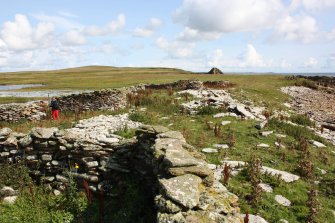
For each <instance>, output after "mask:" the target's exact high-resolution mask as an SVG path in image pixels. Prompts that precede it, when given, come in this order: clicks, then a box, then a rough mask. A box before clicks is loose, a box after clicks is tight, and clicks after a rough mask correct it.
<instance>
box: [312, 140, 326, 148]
mask: <svg viewBox="0 0 335 223" xmlns="http://www.w3.org/2000/svg"><path fill="white" fill-rule="evenodd" d="M311 143H312V144H313V146H315V147H317V148H325V147H327V146H326V145H324V144H323V143H321V142H318V141H315V140H311Z"/></svg>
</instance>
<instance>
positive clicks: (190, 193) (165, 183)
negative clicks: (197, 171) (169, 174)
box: [159, 174, 201, 208]
mask: <svg viewBox="0 0 335 223" xmlns="http://www.w3.org/2000/svg"><path fill="white" fill-rule="evenodd" d="M159 183H160V185H161V187H162V189H163V191H164V193H165V195H166V196H167V197H168V198H170V199H172V200H173V201H175V202H177V203H179V204H181V205H183V206H184V207H187V208H193V207H195V206H197V205H198V204H199V198H200V188H199V184H200V183H201V178H200V177H198V176H195V175H191V174H186V175H183V176H178V177H173V178H170V179H161V180H159Z"/></svg>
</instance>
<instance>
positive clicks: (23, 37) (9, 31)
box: [1, 14, 36, 50]
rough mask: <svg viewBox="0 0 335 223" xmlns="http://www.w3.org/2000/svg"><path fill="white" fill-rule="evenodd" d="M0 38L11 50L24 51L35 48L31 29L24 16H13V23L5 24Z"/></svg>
mask: <svg viewBox="0 0 335 223" xmlns="http://www.w3.org/2000/svg"><path fill="white" fill-rule="evenodd" d="M1 38H2V39H3V41H4V42H5V43H6V45H7V47H8V48H10V49H13V50H26V49H32V48H34V47H36V43H34V41H33V28H32V27H31V25H30V23H29V21H28V19H27V17H26V16H25V15H21V14H17V15H15V21H13V22H11V21H7V22H5V24H4V26H3V29H2V31H1Z"/></svg>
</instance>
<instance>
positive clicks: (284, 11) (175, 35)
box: [0, 0, 335, 72]
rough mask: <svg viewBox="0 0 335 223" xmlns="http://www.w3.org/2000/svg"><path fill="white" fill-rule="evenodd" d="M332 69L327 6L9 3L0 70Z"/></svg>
mask: <svg viewBox="0 0 335 223" xmlns="http://www.w3.org/2000/svg"><path fill="white" fill-rule="evenodd" d="M85 65H109V66H119V67H124V66H139V67H144V66H145V67H177V68H182V69H186V70H191V71H207V70H209V69H210V68H211V67H213V66H216V67H219V68H220V69H222V70H223V71H232V72H239V71H242V72H244V71H250V72H269V71H271V72H335V0H141V1H139V0H104V1H103V0H94V1H92V0H57V1H55V0H54V1H51V0H29V1H27V0H10V1H3V2H2V4H1V9H0V71H19V70H45V69H58V68H66V67H76V66H85Z"/></svg>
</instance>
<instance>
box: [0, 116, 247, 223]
mask: <svg viewBox="0 0 335 223" xmlns="http://www.w3.org/2000/svg"><path fill="white" fill-rule="evenodd" d="M103 118H106V117H104V116H99V120H101V119H103ZM108 118H113V117H108ZM114 118H115V117H114ZM118 118H119V119H115V120H114V121H115V123H121V124H122V123H123V122H126V121H127V118H126V117H125V116H119V117H118ZM118 120H119V121H118ZM120 120H122V121H120ZM127 125H129V128H135V127H136V126H138V125H139V124H138V123H132V122H131V121H129V120H128V123H127ZM83 126H86V128H87V131H86V133H87V134H85V132H78V131H76V129H66V130H59V129H57V128H33V129H32V130H31V132H30V133H29V134H27V135H25V134H20V133H15V132H13V131H12V130H10V129H9V128H3V129H0V165H3V164H5V163H14V162H15V163H17V162H22V163H25V165H26V166H27V167H28V168H29V171H30V175H31V176H32V177H33V179H35V180H36V181H38V182H41V183H43V184H45V186H46V187H48V188H50V189H51V190H53V191H54V193H55V194H59V193H60V192H61V191H63V190H65V185H66V184H67V183H68V181H69V175H72V177H73V178H74V179H75V180H76V181H78V182H82V181H83V180H86V181H87V182H88V184H89V187H90V189H91V190H92V191H103V192H104V193H105V194H108V192H109V188H111V187H115V186H117V185H118V184H117V183H119V182H118V179H120V178H118V176H120V175H124V174H128V175H133V176H141V179H143V183H144V184H145V185H147V187H149V188H151V189H152V196H153V197H154V203H155V207H156V210H157V222H159V223H167V222H232V223H238V222H243V221H242V219H241V218H240V214H239V208H238V206H237V201H238V198H237V196H236V195H234V194H232V193H230V192H228V191H227V189H226V188H225V187H224V186H223V185H222V184H221V183H220V182H219V181H218V180H216V179H214V177H213V172H212V171H211V170H210V169H209V168H208V164H207V163H206V162H205V161H204V160H203V159H202V155H201V154H199V153H198V152H197V151H196V149H195V148H193V147H192V146H191V145H189V144H187V143H186V141H185V139H184V137H183V136H182V134H181V133H180V132H175V131H170V130H169V129H167V128H165V127H161V126H142V127H139V128H138V129H137V132H136V135H137V137H136V138H132V139H124V138H122V137H120V136H116V135H113V133H110V132H113V131H114V130H115V129H113V131H104V130H103V131H102V135H104V136H105V137H102V138H101V137H100V135H98V134H97V137H93V138H92V137H88V136H89V135H92V134H93V133H92V131H93V130H94V131H96V132H98V131H99V129H101V128H103V127H102V126H101V125H99V124H97V125H94V124H93V123H92V122H91V121H87V122H82V123H79V124H78V126H76V127H75V128H77V129H85V128H84V127H83ZM108 128H109V127H107V129H108ZM85 135H86V136H87V137H86V138H85V137H84V136H85ZM93 135H94V134H93ZM99 137H100V138H99ZM75 164H78V165H79V169H74V166H75ZM113 182H115V185H112V184H113ZM6 186H7V185H6ZM8 186H10V185H8Z"/></svg>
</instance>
